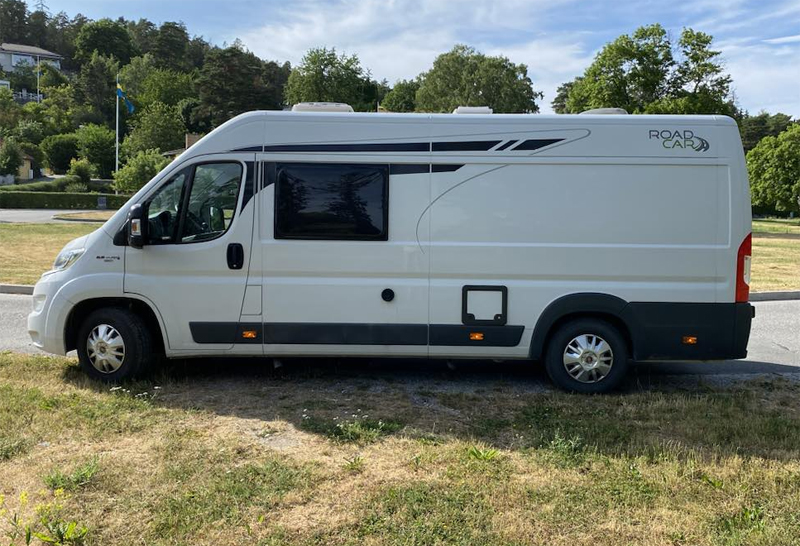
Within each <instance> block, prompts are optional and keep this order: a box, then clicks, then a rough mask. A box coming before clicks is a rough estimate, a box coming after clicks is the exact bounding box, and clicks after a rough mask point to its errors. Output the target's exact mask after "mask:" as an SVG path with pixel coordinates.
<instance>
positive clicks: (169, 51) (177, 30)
mask: <svg viewBox="0 0 800 546" xmlns="http://www.w3.org/2000/svg"><path fill="white" fill-rule="evenodd" d="M188 45H189V34H188V33H187V32H186V27H185V26H184V25H183V23H176V22H172V21H167V22H166V23H163V24H162V25H161V26H160V27H159V28H158V34H157V35H156V39H155V44H154V46H153V49H152V53H153V56H154V57H155V59H156V62H157V63H158V66H159V67H161V68H166V69H170V70H176V71H178V70H183V69H185V68H189V66H188V63H187V62H186V48H187V47H188Z"/></svg>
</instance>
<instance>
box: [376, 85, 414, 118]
mask: <svg viewBox="0 0 800 546" xmlns="http://www.w3.org/2000/svg"><path fill="white" fill-rule="evenodd" d="M418 89H419V82H418V81H417V80H400V81H399V82H397V83H396V84H394V87H393V88H392V90H391V91H389V93H387V94H386V96H385V97H384V98H383V101H381V107H382V108H383V109H384V110H388V111H389V112H413V111H414V110H416V108H417V90H418Z"/></svg>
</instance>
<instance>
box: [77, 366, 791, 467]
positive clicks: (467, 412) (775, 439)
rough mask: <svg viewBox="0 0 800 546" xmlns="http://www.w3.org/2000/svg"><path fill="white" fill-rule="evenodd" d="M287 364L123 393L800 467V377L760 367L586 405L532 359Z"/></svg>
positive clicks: (184, 403)
mask: <svg viewBox="0 0 800 546" xmlns="http://www.w3.org/2000/svg"><path fill="white" fill-rule="evenodd" d="M282 362H283V366H281V367H279V368H277V369H275V368H274V367H273V363H272V361H271V360H270V359H193V360H183V361H173V362H169V363H167V364H166V366H165V368H164V369H163V371H161V372H160V373H158V374H157V375H155V376H154V377H152V378H149V379H147V380H143V381H137V382H135V383H131V384H129V385H127V386H126V388H128V389H130V390H131V392H132V393H137V392H149V393H154V392H158V394H157V395H156V396H155V397H154V398H153V401H152V403H153V404H155V405H157V406H160V407H165V408H171V409H179V410H193V411H200V412H207V413H209V414H211V415H212V416H222V417H236V418H240V419H245V420H247V423H248V425H247V426H250V427H256V428H258V427H261V428H264V429H269V428H270V427H271V425H270V423H273V424H274V423H275V422H284V423H288V424H289V425H292V426H293V427H295V428H296V429H299V430H301V431H304V432H307V433H311V434H315V435H319V436H323V437H327V438H329V439H331V440H332V441H335V442H354V443H359V442H370V441H374V440H376V439H378V438H380V437H383V436H389V435H393V436H402V437H407V438H412V439H418V440H420V441H423V442H444V441H448V440H451V439H456V440H463V441H466V442H470V443H481V444H486V445H487V446H491V447H492V448H500V449H511V450H525V449H529V448H540V447H548V446H550V447H552V446H553V445H554V444H562V443H564V442H566V445H572V446H580V449H581V450H588V451H592V452H596V453H598V454H604V455H609V456H630V457H637V456H646V457H648V458H654V459H661V458H664V457H667V458H674V457H691V458H694V457H700V458H715V457H720V456H730V455H740V456H744V457H750V456H756V457H764V458H773V459H779V460H789V459H796V458H798V457H800V440H798V438H800V405H798V404H797V399H798V395H800V382H798V381H797V380H796V379H791V378H787V377H781V376H778V375H775V374H780V373H783V372H796V371H797V369H796V368H792V367H789V366H780V365H770V364H766V363H752V362H751V363H749V364H750V367H751V368H753V367H756V368H757V369H759V370H761V372H762V374H760V375H754V376H753V379H751V380H745V381H742V379H741V377H742V376H737V377H736V378H735V379H734V378H731V377H725V376H724V375H721V376H713V375H711V376H698V375H695V374H691V373H690V372H687V371H686V370H682V371H680V368H679V371H678V372H677V373H678V374H682V375H665V374H664V368H663V366H666V365H661V367H659V365H658V364H639V365H637V366H635V367H634V369H633V370H632V373H631V374H630V375H629V380H628V381H627V383H626V385H625V386H624V387H623V389H622V390H621V391H620V392H618V393H615V394H611V395H603V396H582V395H574V394H567V393H563V392H559V391H556V390H554V388H553V387H552V386H551V385H550V383H549V381H548V379H547V377H546V374H545V373H544V371H543V368H542V366H541V365H538V364H535V363H530V362H493V361H467V362H456V363H455V366H454V369H452V368H451V367H448V365H447V363H445V362H443V361H438V360H406V359H403V360H392V359H299V358H298V359H285V360H283V361H282ZM738 365H739V364H737V366H738ZM747 365H748V363H747V362H742V363H741V364H740V366H741V369H742V370H744V369H747ZM754 365H756V366H754ZM669 369H670V368H669V367H667V368H666V370H667V371H669ZM735 370H736V368H735V367H734V369H733V370H732V371H731V372H730V373H735ZM764 373H771V374H773V375H764ZM65 375H66V379H67V380H69V381H71V382H72V383H73V384H76V385H79V386H81V387H84V388H90V389H93V390H98V391H107V390H108V388H109V387H108V386H106V385H101V384H97V383H92V382H89V381H88V380H87V379H86V378H85V377H84V376H83V374H81V373H80V372H79V371H78V370H77V369H76V368H75V367H70V368H68V369H67V372H66V373H65ZM793 377H795V378H796V377H797V374H794V375H793ZM154 387H159V388H158V389H154Z"/></svg>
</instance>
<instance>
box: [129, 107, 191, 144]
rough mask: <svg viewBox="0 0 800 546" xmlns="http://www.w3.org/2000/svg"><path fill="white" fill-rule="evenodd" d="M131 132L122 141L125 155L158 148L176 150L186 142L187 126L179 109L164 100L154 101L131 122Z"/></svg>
mask: <svg viewBox="0 0 800 546" xmlns="http://www.w3.org/2000/svg"><path fill="white" fill-rule="evenodd" d="M131 126H132V129H131V132H130V134H129V135H128V136H127V138H126V139H125V141H124V142H123V143H122V152H123V155H125V157H134V156H135V155H136V154H138V153H139V152H143V151H145V150H150V149H156V150H159V151H167V150H174V149H175V148H180V147H181V146H182V145H183V143H184V134H185V133H186V127H185V126H184V124H183V120H182V119H181V116H180V113H179V112H178V109H177V108H176V107H174V106H168V105H166V104H164V103H162V102H154V103H152V104H151V105H150V106H148V107H147V109H146V110H144V111H143V112H141V113H140V114H139V115H138V116H136V118H135V119H134V120H133V121H132V122H131Z"/></svg>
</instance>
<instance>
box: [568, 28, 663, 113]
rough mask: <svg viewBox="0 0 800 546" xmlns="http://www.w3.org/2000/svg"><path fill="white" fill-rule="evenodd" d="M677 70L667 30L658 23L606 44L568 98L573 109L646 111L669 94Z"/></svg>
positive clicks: (577, 110) (570, 109)
mask: <svg viewBox="0 0 800 546" xmlns="http://www.w3.org/2000/svg"><path fill="white" fill-rule="evenodd" d="M674 70H675V59H674V57H673V54H672V44H671V43H670V40H669V36H668V35H667V31H666V30H664V28H663V27H662V26H661V25H659V24H654V25H649V26H644V27H640V28H638V29H636V31H635V32H634V33H633V34H632V35H627V34H623V35H622V36H620V37H619V38H617V39H616V40H614V41H613V42H611V43H610V44H607V45H606V46H605V47H603V49H602V50H601V51H600V53H598V54H597V56H596V57H595V59H594V62H592V64H591V65H590V66H589V67H588V68H587V69H586V71H585V72H584V73H583V77H582V78H581V79H580V80H576V81H575V82H574V85H573V86H572V89H571V90H570V93H569V97H568V99H567V102H566V104H567V110H568V111H570V112H573V113H576V112H581V111H583V110H588V109H590V108H603V107H617V108H624V109H625V110H627V111H628V112H631V113H641V112H644V110H645V108H646V107H647V106H648V105H650V104H651V103H653V102H655V101H658V100H660V99H662V98H664V97H666V96H667V95H668V93H669V91H670V90H671V88H672V85H671V82H670V78H669V76H670V74H672V72H673V71H674Z"/></svg>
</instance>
